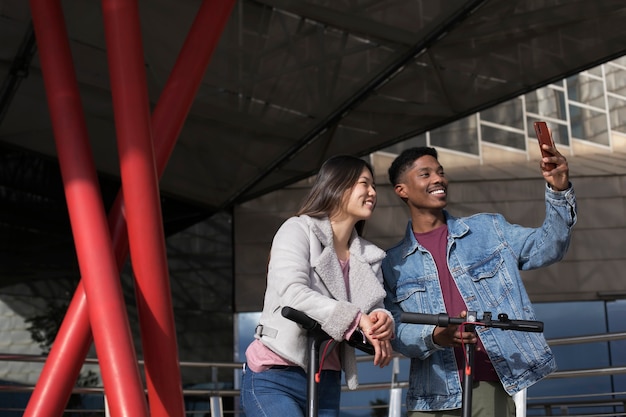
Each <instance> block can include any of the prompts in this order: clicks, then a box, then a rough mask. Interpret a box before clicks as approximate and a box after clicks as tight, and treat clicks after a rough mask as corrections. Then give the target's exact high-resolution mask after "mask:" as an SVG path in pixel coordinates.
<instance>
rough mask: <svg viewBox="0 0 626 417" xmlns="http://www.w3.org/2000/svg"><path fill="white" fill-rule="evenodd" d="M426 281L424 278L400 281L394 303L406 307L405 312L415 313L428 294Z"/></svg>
mask: <svg viewBox="0 0 626 417" xmlns="http://www.w3.org/2000/svg"><path fill="white" fill-rule="evenodd" d="M425 281H426V280H425V279H423V278H409V279H402V280H400V281H398V286H397V287H396V292H395V296H394V298H393V300H394V302H395V303H396V304H398V305H401V306H405V308H404V310H405V311H415V308H416V307H417V306H419V305H422V303H423V300H422V298H423V297H424V295H425V294H426V282H425ZM406 307H410V308H406Z"/></svg>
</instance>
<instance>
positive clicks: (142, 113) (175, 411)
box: [102, 0, 185, 417]
mask: <svg viewBox="0 0 626 417" xmlns="http://www.w3.org/2000/svg"><path fill="white" fill-rule="evenodd" d="M102 10H103V16H104V29H105V30H104V33H105V37H106V44H107V48H106V50H107V57H108V63H109V75H110V79H111V92H112V96H113V110H114V114H115V127H116V132H117V135H116V136H117V145H118V152H119V155H120V170H121V176H122V193H123V196H124V203H125V207H126V222H127V224H128V240H129V244H130V254H131V259H132V267H133V272H134V276H135V282H136V285H135V288H136V291H135V294H136V297H137V307H138V310H139V318H140V324H141V337H142V341H143V355H144V362H145V374H146V383H147V386H148V400H149V404H150V414H151V415H152V416H154V417H168V416H169V417H183V415H184V413H185V407H184V401H183V392H182V380H181V377H180V365H179V363H178V346H177V339H176V326H175V324H174V313H173V308H172V297H171V290H170V279H169V272H168V266H167V254H166V250H165V233H164V231H163V216H162V213H161V203H160V196H159V185H158V177H157V171H156V166H155V155H154V149H153V147H152V130H151V124H150V105H149V101H148V87H147V82H146V71H145V65H144V52H143V43H142V39H141V27H140V23H139V6H138V4H137V0H103V1H102Z"/></svg>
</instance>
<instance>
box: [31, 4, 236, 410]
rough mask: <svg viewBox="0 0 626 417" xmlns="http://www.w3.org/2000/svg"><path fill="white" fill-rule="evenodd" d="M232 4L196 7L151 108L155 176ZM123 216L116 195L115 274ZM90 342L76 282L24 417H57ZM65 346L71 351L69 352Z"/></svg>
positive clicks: (123, 238)
mask: <svg viewBox="0 0 626 417" xmlns="http://www.w3.org/2000/svg"><path fill="white" fill-rule="evenodd" d="M234 4H235V0H205V1H204V2H203V3H202V5H201V7H200V10H199V11H198V14H197V16H196V19H195V21H194V24H193V26H192V28H191V31H190V33H189V35H188V37H187V39H186V41H185V44H184V46H183V49H182V51H181V54H180V56H179V58H178V60H177V62H176V64H175V67H174V69H173V71H172V73H171V75H170V78H169V79H168V81H167V83H166V86H165V88H164V91H163V93H162V94H161V98H160V100H159V102H158V103H157V106H156V107H155V110H154V114H153V117H152V125H153V132H154V141H155V152H156V166H157V171H158V175H159V176H160V175H161V174H162V173H163V171H164V169H165V166H166V164H167V160H168V159H169V156H170V154H171V152H172V150H173V148H174V145H175V143H176V141H177V139H178V135H179V133H180V131H181V129H182V126H183V124H184V121H185V119H186V117H187V114H188V111H189V108H190V107H191V104H192V102H193V98H194V97H195V94H196V91H197V89H198V87H199V85H200V82H201V80H202V76H203V74H204V72H205V70H206V66H207V65H208V62H209V60H210V57H211V55H212V54H213V51H214V50H215V48H216V46H217V43H218V41H219V38H220V36H221V34H222V31H223V29H224V27H225V25H226V22H227V21H228V18H229V15H230V13H231V10H232V8H233V6H234ZM39 48H40V49H41V48H42V46H41V45H39ZM124 211H125V208H124V200H123V198H122V194H121V193H120V194H118V198H117V199H116V201H115V203H114V205H113V207H112V208H111V211H110V212H109V217H108V219H109V227H110V230H111V240H112V241H113V246H114V250H115V255H116V260H117V265H118V269H121V267H122V265H123V264H124V261H125V259H126V257H127V254H128V240H127V232H126V220H125V217H124ZM91 341H92V339H91V330H90V327H89V319H88V314H87V303H86V296H85V291H84V287H83V283H82V281H81V282H80V283H79V285H78V287H77V289H76V292H75V294H74V297H73V299H72V301H71V304H70V308H69V309H68V311H67V313H66V317H65V320H64V322H63V324H62V325H61V328H60V329H59V333H58V334H57V338H56V340H55V343H54V346H53V347H52V350H51V351H50V354H49V357H48V360H47V361H46V363H45V364H44V367H43V370H42V373H41V376H40V378H39V380H38V382H37V384H36V386H35V389H34V391H33V394H32V395H31V400H30V402H29V404H28V407H27V410H26V412H25V414H24V416H26V417H31V416H38V417H40V416H46V415H47V416H60V415H61V414H62V412H63V409H64V407H65V404H66V402H67V399H68V398H69V395H70V393H71V389H72V386H73V384H74V382H75V381H76V378H77V377H78V373H79V371H80V368H81V366H82V362H83V360H84V358H85V357H86V355H87V351H88V350H89V347H90V344H91ZM66 346H67V347H72V348H75V349H73V350H71V351H70V350H68V349H67V348H66ZM79 348H80V349H79ZM64 355H67V356H68V357H74V358H76V362H75V366H74V367H71V368H70V367H64V366H61V365H60V364H61V363H62V357H63V356H64ZM45 405H48V407H47V409H46V411H48V412H47V413H42V412H40V411H43V409H44V406H45Z"/></svg>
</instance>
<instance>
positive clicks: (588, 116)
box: [569, 104, 609, 146]
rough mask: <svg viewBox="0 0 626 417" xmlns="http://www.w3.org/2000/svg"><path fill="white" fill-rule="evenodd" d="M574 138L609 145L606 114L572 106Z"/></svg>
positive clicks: (571, 116) (570, 111)
mask: <svg viewBox="0 0 626 417" xmlns="http://www.w3.org/2000/svg"><path fill="white" fill-rule="evenodd" d="M569 114H570V123H571V126H572V137H574V138H576V139H583V140H588V141H590V142H594V143H597V144H599V145H606V146H608V145H609V132H608V126H607V119H606V114H605V113H604V112H598V111H595V110H590V109H586V108H584V107H578V106H576V105H573V104H570V106H569Z"/></svg>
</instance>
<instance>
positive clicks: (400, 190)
mask: <svg viewBox="0 0 626 417" xmlns="http://www.w3.org/2000/svg"><path fill="white" fill-rule="evenodd" d="M393 191H394V192H395V193H396V195H397V196H398V197H400V198H402V199H406V198H408V197H407V195H406V191H405V190H404V184H396V185H395V186H394V187H393Z"/></svg>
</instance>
